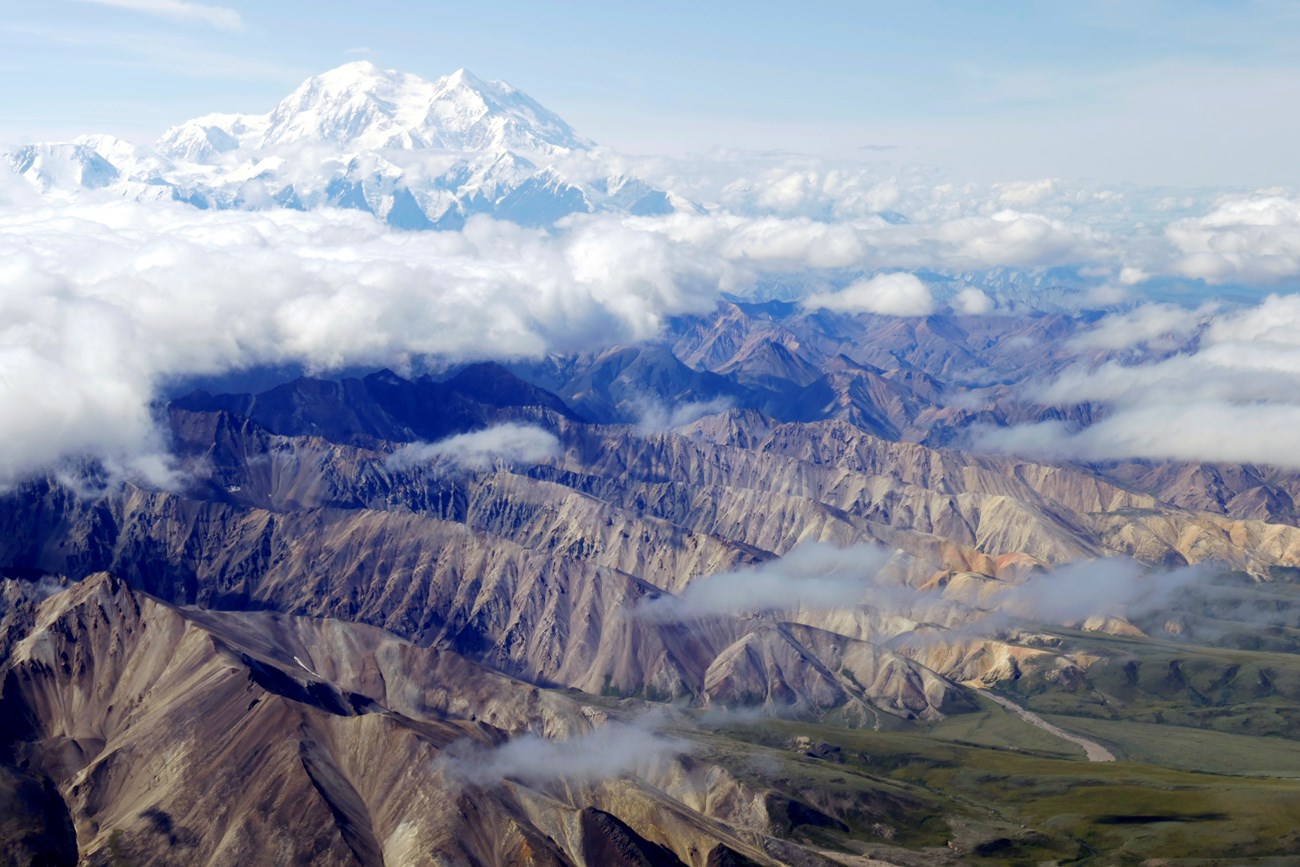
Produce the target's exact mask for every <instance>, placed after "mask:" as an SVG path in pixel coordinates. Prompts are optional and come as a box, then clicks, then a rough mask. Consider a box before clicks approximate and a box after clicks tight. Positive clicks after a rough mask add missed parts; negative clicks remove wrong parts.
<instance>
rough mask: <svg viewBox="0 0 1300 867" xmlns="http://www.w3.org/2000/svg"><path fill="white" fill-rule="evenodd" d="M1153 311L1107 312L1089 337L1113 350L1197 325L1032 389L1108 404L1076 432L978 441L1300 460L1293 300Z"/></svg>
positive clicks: (1057, 428)
mask: <svg viewBox="0 0 1300 867" xmlns="http://www.w3.org/2000/svg"><path fill="white" fill-rule="evenodd" d="M1209 310H1210V308H1202V309H1201V310H1197V311H1187V312H1186V315H1184V314H1182V313H1179V312H1178V311H1176V310H1168V309H1163V308H1157V309H1155V310H1153V311H1146V312H1144V311H1142V310H1141V309H1140V308H1139V309H1138V310H1135V311H1133V312H1131V313H1129V314H1125V315H1123V316H1120V317H1115V319H1114V322H1113V323H1111V324H1110V325H1109V326H1108V325H1107V324H1106V320H1102V323H1101V325H1100V326H1099V329H1100V330H1099V331H1098V332H1094V333H1093V334H1091V335H1085V336H1084V338H1083V339H1084V340H1085V341H1090V340H1091V341H1093V342H1094V344H1095V345H1098V346H1100V347H1102V348H1107V349H1118V348H1121V347H1123V346H1126V345H1134V344H1135V343H1141V342H1144V341H1147V342H1151V341H1154V343H1155V344H1156V345H1157V346H1158V347H1159V348H1162V349H1168V348H1170V347H1172V346H1176V345H1179V346H1181V343H1180V341H1181V340H1182V339H1183V337H1185V336H1189V335H1190V334H1191V332H1192V331H1194V330H1198V329H1199V337H1198V338H1197V339H1196V340H1195V341H1191V340H1188V342H1187V344H1186V346H1183V347H1182V350H1181V351H1178V352H1174V353H1173V354H1163V355H1156V356H1154V360H1151V361H1147V362H1145V363H1128V362H1125V361H1118V360H1112V361H1108V362H1106V363H1104V364H1101V365H1098V366H1095V367H1094V366H1089V365H1085V364H1075V365H1072V366H1070V367H1068V368H1066V369H1065V370H1064V371H1062V372H1061V373H1060V374H1059V375H1057V376H1056V377H1055V378H1053V379H1052V380H1051V381H1049V382H1046V383H1039V384H1036V385H1034V386H1032V387H1031V388H1030V390H1029V393H1028V396H1029V397H1030V398H1032V399H1035V400H1038V401H1042V402H1046V403H1073V402H1080V401H1091V402H1094V403H1098V404H1103V405H1105V407H1106V409H1105V412H1104V413H1102V419H1101V420H1100V421H1098V422H1097V423H1095V424H1093V425H1091V426H1089V427H1087V428H1084V429H1082V430H1072V429H1071V428H1069V427H1068V426H1066V425H1064V424H1061V423H1059V422H1048V423H1044V424H1037V425H1028V426H1021V427H1014V428H991V429H984V430H981V431H978V432H977V433H976V436H975V444H976V446H977V447H980V448H990V449H996V450H1001V451H1007V452H1011V453H1016V454H1023V455H1028V456H1040V457H1049V458H1055V459H1072V458H1073V459H1078V458H1081V459H1085V460H1113V459H1121V458H1151V459H1167V458H1173V459H1178V460H1189V461H1227V462H1236V463H1259V464H1274V465H1278V466H1284V467H1292V468H1297V467H1300V452H1297V449H1296V431H1297V430H1300V297H1298V296H1271V297H1269V298H1267V299H1265V300H1264V301H1263V302H1262V303H1260V304H1259V305H1258V306H1256V307H1251V308H1245V309H1238V310H1232V311H1228V312H1220V313H1218V314H1217V316H1215V317H1214V318H1212V319H1211V320H1210V321H1209V322H1208V323H1206V321H1205V320H1206V317H1207V314H1208V313H1209Z"/></svg>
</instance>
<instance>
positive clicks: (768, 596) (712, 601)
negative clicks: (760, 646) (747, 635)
mask: <svg viewBox="0 0 1300 867" xmlns="http://www.w3.org/2000/svg"><path fill="white" fill-rule="evenodd" d="M892 558H893V552H891V551H889V550H887V549H884V548H881V547H879V546H876V545H855V546H853V547H849V548H836V547H835V546H833V545H828V544H824V543H820V542H814V543H806V544H803V545H800V546H799V547H797V548H795V549H794V550H793V551H791V552H790V553H789V554H786V555H785V556H784V557H781V558H780V559H777V560H772V561H769V562H767V563H763V564H762V565H759V566H756V567H754V568H752V569H740V570H736V571H734V572H719V573H717V574H714V575H709V576H706V577H704V578H699V579H697V580H695V581H694V582H692V583H691V584H690V586H688V587H687V588H686V589H685V590H684V591H683V592H682V593H681V594H680V595H677V596H670V595H664V596H660V597H658V598H656V599H653V600H651V601H649V602H646V603H644V604H642V605H641V606H639V607H638V608H637V609H636V613H637V614H638V615H639V616H642V617H646V618H650V619H653V620H659V621H680V620H690V619H696V618H705V617H718V616H724V615H729V614H748V613H763V612H769V611H782V610H791V609H796V608H801V609H805V610H833V609H837V608H852V607H854V606H856V605H858V604H860V603H861V602H863V601H864V600H866V599H867V598H868V595H869V594H870V593H871V591H872V590H873V589H880V584H879V582H878V581H877V578H878V576H879V574H880V571H881V570H882V569H883V568H884V567H885V566H886V565H887V564H888V563H889V561H890V560H891V559H892ZM882 592H884V591H882ZM873 601H879V600H878V599H873Z"/></svg>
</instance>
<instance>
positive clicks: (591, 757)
mask: <svg viewBox="0 0 1300 867" xmlns="http://www.w3.org/2000/svg"><path fill="white" fill-rule="evenodd" d="M687 751H689V744H687V743H685V742H684V741H681V740H678V739H674V738H670V737H667V736H665V735H663V734H661V733H659V732H658V731H656V730H655V727H654V726H653V725H652V724H651V723H650V722H649V721H647V720H636V721H633V722H631V723H624V722H610V723H607V724H606V725H603V726H600V727H599V728H596V729H593V730H592V731H590V732H588V733H585V734H580V735H576V736H574V737H571V738H567V739H558V738H547V737H543V736H541V735H535V734H526V735H521V736H519V737H513V738H511V739H510V740H508V741H506V742H504V743H502V744H498V745H495V746H485V745H482V744H477V743H471V742H467V741H460V742H457V743H455V744H453V745H451V746H450V747H448V748H447V749H446V750H444V751H443V753H442V754H441V755H440V756H439V757H438V759H437V760H436V761H435V763H434V769H435V770H436V771H437V772H439V773H441V774H442V775H443V777H444V778H446V779H448V780H450V781H455V782H457V783H459V784H461V785H464V786H473V787H488V786H492V785H496V784H497V783H501V782H504V781H506V780H517V781H519V782H522V783H524V784H525V785H545V784H547V783H551V782H556V781H559V780H566V781H572V782H598V781H600V780H606V779H612V778H616V777H620V776H623V775H625V774H640V775H644V774H646V773H648V772H649V771H650V770H651V769H652V768H653V767H654V766H655V765H656V764H658V763H659V762H661V761H663V760H665V759H668V758H671V757H672V756H675V755H680V754H682V753H684V752H687Z"/></svg>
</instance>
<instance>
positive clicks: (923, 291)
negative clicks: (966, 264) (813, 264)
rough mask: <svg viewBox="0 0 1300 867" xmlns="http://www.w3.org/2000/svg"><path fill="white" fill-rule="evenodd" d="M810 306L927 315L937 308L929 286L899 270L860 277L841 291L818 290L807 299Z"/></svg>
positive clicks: (896, 314)
mask: <svg viewBox="0 0 1300 867" xmlns="http://www.w3.org/2000/svg"><path fill="white" fill-rule="evenodd" d="M803 305H804V307H805V308H807V309H809V310H823V309H824V310H838V311H841V312H848V313H883V314H885V315H888V316H928V315H929V314H931V313H933V312H934V309H935V305H934V298H933V297H932V296H931V295H930V287H928V286H926V285H925V283H923V282H922V281H921V280H920V278H918V277H917V276H916V275H914V274H907V273H904V272H897V273H893V274H880V275H877V276H875V277H871V278H869V279H865V280H858V281H856V282H855V283H852V284H850V285H849V286H847V287H846V288H844V289H841V290H839V291H838V292H817V293H814V294H812V295H809V296H808V297H807V298H805V299H804V301H803Z"/></svg>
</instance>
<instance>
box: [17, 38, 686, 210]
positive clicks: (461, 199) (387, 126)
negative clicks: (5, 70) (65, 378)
mask: <svg viewBox="0 0 1300 867" xmlns="http://www.w3.org/2000/svg"><path fill="white" fill-rule="evenodd" d="M593 148H594V144H593V142H591V141H590V140H588V139H586V138H583V137H582V136H580V135H579V134H578V133H577V132H575V131H574V129H573V128H572V127H571V126H569V124H568V123H566V122H565V121H564V120H563V119H562V118H560V117H559V116H557V115H556V114H554V113H553V112H551V111H549V110H547V109H546V108H544V107H543V106H541V105H539V104H538V103H537V102H536V101H534V100H533V99H532V98H530V97H529V96H528V95H527V94H524V93H522V92H521V91H518V90H516V89H515V88H513V87H511V86H510V85H509V84H506V83H505V82H503V81H484V80H482V79H480V78H477V77H476V76H474V75H473V74H472V73H470V72H468V71H466V70H464V69H460V70H457V71H456V72H453V73H452V74H451V75H447V76H444V77H442V78H439V79H436V80H434V81H426V80H425V79H422V78H419V77H418V76H415V75H410V74H407V73H403V72H398V71H395V70H385V69H380V68H379V67H377V66H375V65H374V64H372V63H369V62H366V61H358V62H355V63H349V64H346V65H344V66H340V67H338V68H337V69H333V70H330V71H329V72H326V73H323V74H321V75H317V76H313V77H312V78H309V79H307V80H306V81H304V82H303V83H302V85H300V86H299V87H298V88H297V89H296V90H294V91H293V93H291V94H289V95H288V96H287V97H285V98H284V99H283V100H281V101H280V103H279V104H278V105H276V106H275V108H273V109H272V110H271V111H270V112H268V113H267V114H261V115H248V114H208V115H204V116H203V117H198V118H195V119H193V120H190V121H186V122H185V123H182V124H180V125H178V126H175V127H172V128H171V129H169V130H167V131H166V132H165V133H164V134H163V136H162V137H161V138H160V139H159V140H158V141H157V142H155V143H154V145H153V147H142V146H138V145H135V144H132V143H130V142H126V141H123V140H121V139H118V138H114V137H112V136H108V135H89V136H82V137H79V138H77V139H76V140H75V141H72V142H62V143H40V144H31V145H27V146H26V147H22V148H20V149H19V150H17V151H14V152H12V153H9V154H6V155H5V157H4V158H5V160H7V162H8V163H9V166H10V168H11V169H12V170H13V171H14V172H16V173H17V174H19V175H21V176H22V177H24V178H26V179H27V180H28V181H29V182H30V183H31V184H32V185H33V186H34V187H35V188H36V189H37V190H39V191H41V192H42V193H47V194H55V195H60V194H62V195H75V194H77V193H79V192H82V191H84V190H108V191H111V192H115V193H118V194H119V195H121V196H122V197H123V198H126V199H131V200H136V201H157V200H174V201H180V202H187V203H189V204H191V205H194V206H195V207H198V208H204V209H226V208H239V209H247V210H259V209H266V208H293V209H299V210H310V209H313V208H318V207H328V206H333V207H341V208H353V209H356V210H360V211H366V212H369V213H372V214H375V215H376V216H377V217H379V218H380V219H382V220H384V221H385V222H386V223H388V224H389V225H390V226H393V227H394V228H399V229H435V228H439V229H447V228H458V227H460V226H461V225H463V224H464V222H465V220H466V219H467V218H468V217H470V216H472V215H474V214H488V215H491V216H493V217H496V218H499V219H505V220H510V221H513V222H517V223H521V224H524V225H547V224H550V223H553V222H555V221H556V220H558V219H561V218H562V217H565V216H568V215H570V214H580V213H593V212H600V211H611V212H616V213H626V214H634V215H642V216H645V215H654V214H667V213H672V212H674V211H676V210H679V209H686V210H691V209H693V208H694V206H693V205H692V204H691V203H689V202H688V201H686V200H685V199H682V198H680V197H677V196H674V195H672V194H670V193H668V192H666V191H664V190H659V189H655V188H654V187H652V186H650V185H649V184H647V183H646V182H644V181H642V180H640V179H638V178H635V177H630V176H627V175H624V174H620V173H618V172H616V171H613V170H612V169H608V168H607V167H606V168H605V169H602V168H601V167H602V166H606V164H607V163H608V162H609V159H608V158H607V157H602V156H601V155H600V154H596V153H593V151H592V149H593ZM575 156H581V157H582V158H581V159H574V157H575ZM593 167H596V168H595V169H594V170H593Z"/></svg>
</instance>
